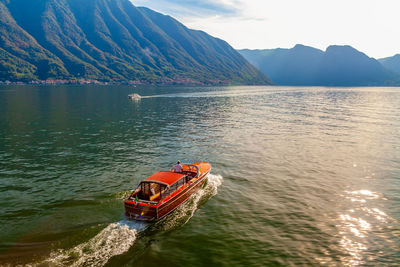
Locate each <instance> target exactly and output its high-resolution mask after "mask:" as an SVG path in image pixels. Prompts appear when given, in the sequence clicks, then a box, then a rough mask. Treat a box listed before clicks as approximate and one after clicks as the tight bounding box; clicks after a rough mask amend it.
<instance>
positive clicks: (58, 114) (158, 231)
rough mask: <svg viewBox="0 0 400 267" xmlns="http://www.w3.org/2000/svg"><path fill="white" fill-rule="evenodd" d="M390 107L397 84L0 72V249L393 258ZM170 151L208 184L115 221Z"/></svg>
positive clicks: (63, 254) (16, 252)
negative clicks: (161, 211)
mask: <svg viewBox="0 0 400 267" xmlns="http://www.w3.org/2000/svg"><path fill="white" fill-rule="evenodd" d="M129 93H139V94H140V95H143V96H145V97H144V98H143V99H142V100H141V101H136V102H135V101H134V102H132V101H129V100H128V99H127V95H128V94H129ZM399 118H400V90H399V89H398V88H320V87H310V88H301V87H215V88H214V87H207V88H204V87H200V88H194V87H191V88H173V87H171V88H154V87H140V88H139V87H123V86H82V87H74V86H64V87H62V86H59V87H29V86H15V87H13V86H7V87H0V265H6V264H11V265H15V264H32V265H36V264H38V265H45V266H46V265H50V266H60V265H75V266H88V265H91V266H103V265H108V266H132V265H133V266H176V265H181V266H189V265H190V266H232V265H246V266H268V265H274V266H275V265H278V266H279V265H281V266H288V265H291V266H298V265H307V266H321V265H326V266H343V265H347V266H357V265H379V266H381V265H396V264H398V263H399V262H400V249H399V247H400V224H399V219H400V211H399V208H398V207H399V205H400V168H399V166H400V135H399V133H400V120H399ZM177 159H180V160H182V161H186V162H194V161H208V162H210V163H211V164H212V166H213V169H212V174H211V175H210V177H209V181H208V185H207V187H205V188H204V189H202V190H201V191H199V192H198V193H197V194H196V195H194V196H193V197H192V198H191V199H190V201H188V202H187V203H186V204H185V205H184V206H182V207H181V208H180V209H179V210H177V211H176V212H174V213H173V214H172V215H171V216H168V218H166V219H165V220H163V221H161V222H159V223H156V224H144V223H137V222H129V221H126V220H125V219H124V218H123V216H122V213H123V204H122V201H123V199H124V198H125V197H126V196H128V195H129V193H130V190H131V189H133V188H134V187H136V185H137V183H138V182H139V181H140V180H141V179H143V178H145V177H147V176H150V175H151V174H153V173H154V172H156V171H158V170H163V169H168V168H169V167H170V165H171V164H173V163H174V162H175V161H176V160H177Z"/></svg>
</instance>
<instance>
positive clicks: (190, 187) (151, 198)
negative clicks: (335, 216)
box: [124, 162, 211, 221]
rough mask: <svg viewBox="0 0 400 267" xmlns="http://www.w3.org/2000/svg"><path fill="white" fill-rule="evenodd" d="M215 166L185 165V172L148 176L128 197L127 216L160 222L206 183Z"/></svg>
mask: <svg viewBox="0 0 400 267" xmlns="http://www.w3.org/2000/svg"><path fill="white" fill-rule="evenodd" d="M210 170H211V165H210V164H209V163H207V162H196V163H192V164H182V171H181V172H173V171H162V172H157V173H155V174H153V175H152V176H150V177H148V178H146V179H144V180H143V181H142V182H141V183H140V184H139V186H138V187H137V188H136V190H135V191H134V192H133V193H132V195H131V196H130V197H128V198H127V199H125V201H124V203H125V216H126V217H127V218H128V219H131V220H138V221H158V220H160V219H161V218H163V217H165V216H166V215H167V214H169V213H171V212H172V211H173V210H175V209H176V208H177V207H179V206H180V205H181V204H182V203H184V202H185V201H186V200H187V199H188V198H189V197H190V196H191V195H192V194H194V193H195V192H197V191H198V190H199V189H200V188H201V187H202V186H203V185H204V183H205V181H206V179H207V176H208V174H209V173H210Z"/></svg>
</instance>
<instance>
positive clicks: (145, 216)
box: [124, 199, 157, 221]
mask: <svg viewBox="0 0 400 267" xmlns="http://www.w3.org/2000/svg"><path fill="white" fill-rule="evenodd" d="M124 205H125V214H124V215H125V217H126V218H127V219H129V220H137V221H155V220H157V209H156V207H149V206H147V205H145V204H144V203H141V202H139V201H134V200H130V199H127V200H125V201H124Z"/></svg>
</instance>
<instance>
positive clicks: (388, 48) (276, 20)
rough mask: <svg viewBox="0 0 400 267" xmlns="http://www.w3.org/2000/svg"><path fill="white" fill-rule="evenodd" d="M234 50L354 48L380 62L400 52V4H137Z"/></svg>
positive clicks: (242, 0)
mask: <svg viewBox="0 0 400 267" xmlns="http://www.w3.org/2000/svg"><path fill="white" fill-rule="evenodd" d="M132 2H133V3H134V4H135V5H136V6H146V7H149V8H151V9H154V10H156V11H159V12H162V13H164V14H168V15H171V16H173V17H175V18H177V19H178V20H179V21H181V22H182V23H184V24H185V25H186V26H188V27H189V28H193V29H200V30H204V31H206V32H207V33H209V34H211V35H213V36H215V37H219V38H221V39H224V40H226V41H227V42H229V43H230V44H231V45H232V46H233V47H234V48H236V49H241V48H251V49H256V48H257V49H264V48H277V47H282V48H290V47H293V46H294V45H295V44H298V43H299V44H304V45H309V46H313V47H316V48H320V49H322V50H325V49H326V47H327V46H329V45H332V44H338V45H343V44H348V45H351V46H353V47H354V48H356V49H358V50H360V51H362V52H364V53H366V54H367V55H369V56H371V57H375V58H380V57H386V56H393V55H394V54H398V53H400V0H132Z"/></svg>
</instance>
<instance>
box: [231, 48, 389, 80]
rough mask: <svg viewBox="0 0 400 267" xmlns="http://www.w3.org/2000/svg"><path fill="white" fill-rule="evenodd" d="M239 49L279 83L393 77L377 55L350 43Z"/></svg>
mask: <svg viewBox="0 0 400 267" xmlns="http://www.w3.org/2000/svg"><path fill="white" fill-rule="evenodd" d="M239 52H240V53H241V54H242V55H243V56H244V57H245V58H246V59H247V60H249V62H250V63H252V64H253V65H254V66H256V67H258V68H259V69H260V70H261V71H262V72H264V74H266V75H267V76H268V77H270V78H271V79H272V81H274V82H275V83H277V84H280V85H322V86H367V85H386V84H391V83H392V81H393V79H395V75H394V74H393V73H392V72H390V71H388V70H387V69H385V68H384V67H383V66H382V65H381V64H380V63H379V62H378V61H377V60H376V59H373V58H370V57H368V56H367V55H365V54H364V53H362V52H360V51H358V50H356V49H354V48H353V47H351V46H337V45H334V46H329V47H328V48H327V49H326V51H322V50H319V49H315V48H312V47H307V46H304V45H296V46H295V47H293V48H291V49H281V48H278V49H267V50H248V49H246V50H239Z"/></svg>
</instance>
